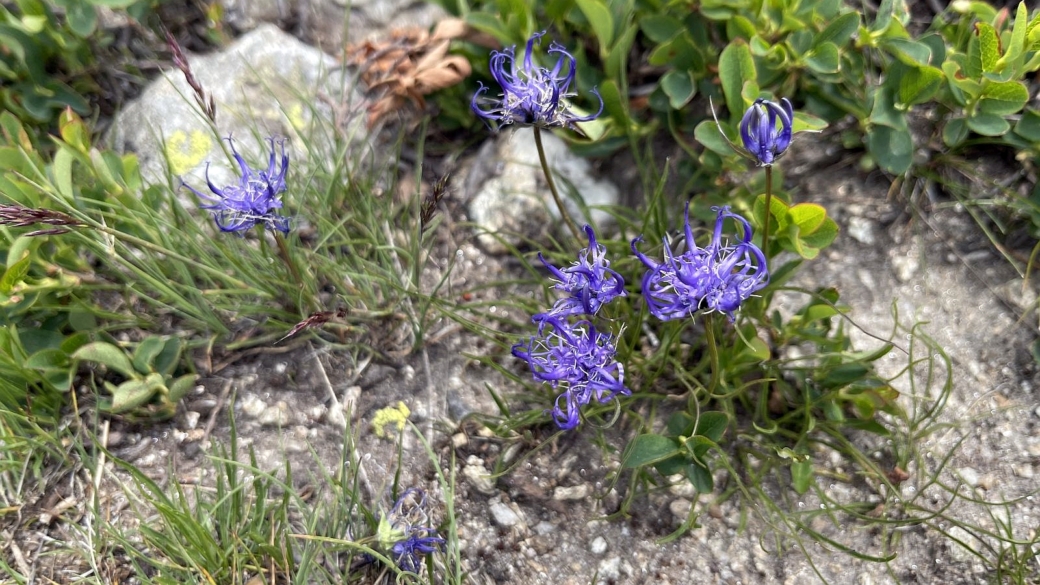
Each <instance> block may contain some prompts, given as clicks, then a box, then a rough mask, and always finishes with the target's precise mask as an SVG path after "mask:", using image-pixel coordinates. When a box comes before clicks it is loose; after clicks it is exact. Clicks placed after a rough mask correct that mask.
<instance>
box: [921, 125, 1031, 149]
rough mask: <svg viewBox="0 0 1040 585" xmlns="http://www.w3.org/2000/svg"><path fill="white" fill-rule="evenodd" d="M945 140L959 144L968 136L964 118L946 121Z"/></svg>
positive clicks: (947, 144)
mask: <svg viewBox="0 0 1040 585" xmlns="http://www.w3.org/2000/svg"><path fill="white" fill-rule="evenodd" d="M1038 130H1040V128H1038ZM942 137H943V142H944V143H946V146H957V145H958V144H960V143H962V142H964V139H965V138H967V137H968V124H967V121H966V120H965V119H964V118H951V119H949V120H947V121H946V125H945V126H943V131H942Z"/></svg>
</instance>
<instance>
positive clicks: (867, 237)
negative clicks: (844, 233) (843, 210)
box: [848, 217, 877, 246]
mask: <svg viewBox="0 0 1040 585" xmlns="http://www.w3.org/2000/svg"><path fill="white" fill-rule="evenodd" d="M848 232H849V236H851V237H852V239H854V240H856V241H857V242H859V243H861V244H864V245H867V246H873V245H874V242H876V241H877V237H876V236H875V235H874V222H872V221H870V220H869V219H866V218H864V217H850V218H849V228H848Z"/></svg>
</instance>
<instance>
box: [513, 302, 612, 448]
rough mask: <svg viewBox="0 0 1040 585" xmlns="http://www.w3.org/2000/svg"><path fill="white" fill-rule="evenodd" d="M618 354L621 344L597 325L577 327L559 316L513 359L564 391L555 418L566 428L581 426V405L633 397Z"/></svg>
mask: <svg viewBox="0 0 1040 585" xmlns="http://www.w3.org/2000/svg"><path fill="white" fill-rule="evenodd" d="M616 353H617V340H615V339H614V338H613V336H611V335H610V334H608V333H602V332H600V331H597V330H596V327H595V326H593V325H592V323H589V322H588V321H579V322H577V323H574V324H571V323H568V322H567V321H564V320H562V319H559V318H555V317H543V318H542V320H541V321H539V323H538V335H536V336H533V337H531V338H530V339H529V340H527V341H525V342H521V343H518V344H516V345H514V346H513V355H514V356H516V357H518V358H520V359H522V360H524V361H526V362H527V364H528V367H530V369H531V373H532V374H533V375H534V378H535V380H539V381H541V382H546V383H548V384H549V385H550V386H552V387H553V389H557V390H559V389H562V390H563V391H562V392H561V393H560V394H559V395H558V396H557V397H556V404H555V405H554V406H553V409H552V415H553V420H554V421H555V422H556V425H557V426H559V427H560V428H561V429H564V430H569V429H573V428H574V427H576V426H578V422H579V420H580V416H579V415H580V410H579V407H581V406H585V405H587V404H588V403H589V402H591V401H592V399H593V398H595V399H596V400H597V401H599V402H600V403H607V402H609V401H610V400H612V399H613V398H614V397H615V396H617V395H619V394H620V395H624V396H627V395H629V394H631V392H630V391H629V390H628V388H625V382H624V380H625V369H624V366H622V365H621V363H619V362H618V361H617V359H616V358H615V355H616Z"/></svg>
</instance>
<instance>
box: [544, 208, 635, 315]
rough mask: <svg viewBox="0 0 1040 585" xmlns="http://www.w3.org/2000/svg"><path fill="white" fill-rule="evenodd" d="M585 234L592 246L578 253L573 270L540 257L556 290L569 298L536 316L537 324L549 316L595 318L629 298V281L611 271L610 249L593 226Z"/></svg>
mask: <svg viewBox="0 0 1040 585" xmlns="http://www.w3.org/2000/svg"><path fill="white" fill-rule="evenodd" d="M585 233H586V234H587V235H588V236H589V247H588V248H585V249H583V250H582V251H581V252H579V253H578V261H577V262H575V263H574V264H573V265H572V266H570V267H569V268H564V269H563V270H560V269H559V268H556V267H555V266H553V265H552V264H549V262H547V261H546V260H545V258H543V257H542V255H541V253H539V254H538V259H539V260H541V261H542V264H544V265H545V267H546V268H547V269H548V270H549V272H550V273H551V274H552V275H553V277H554V278H555V279H556V285H555V287H554V288H556V290H559V291H563V292H565V293H567V296H566V297H564V298H562V299H559V300H557V301H556V303H555V304H554V305H553V307H552V309H550V310H549V312H548V313H540V314H538V315H535V317H534V320H535V321H536V322H537V321H540V320H542V319H544V318H545V317H567V316H569V315H581V314H585V315H595V314H596V313H597V312H599V309H600V307H602V306H603V305H605V304H607V303H609V302H610V301H612V300H614V299H615V298H617V297H623V296H625V279H624V278H622V277H621V275H620V274H618V273H617V272H615V271H613V270H611V269H610V260H607V249H606V247H604V246H602V245H600V244H599V243H597V242H596V233H595V232H593V231H592V228H591V227H590V226H585Z"/></svg>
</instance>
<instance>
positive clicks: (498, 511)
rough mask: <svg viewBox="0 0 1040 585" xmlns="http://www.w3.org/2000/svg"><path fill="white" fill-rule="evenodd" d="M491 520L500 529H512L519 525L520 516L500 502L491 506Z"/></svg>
mask: <svg viewBox="0 0 1040 585" xmlns="http://www.w3.org/2000/svg"><path fill="white" fill-rule="evenodd" d="M491 518H492V519H493V520H494V521H495V524H498V525H499V526H501V527H502V528H512V527H514V526H516V525H517V524H519V523H520V515H519V514H517V513H516V511H514V510H513V509H512V508H510V507H509V506H507V505H505V504H503V503H502V502H495V503H493V504H491Z"/></svg>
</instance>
